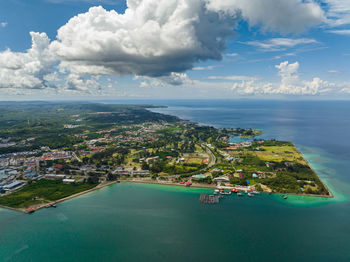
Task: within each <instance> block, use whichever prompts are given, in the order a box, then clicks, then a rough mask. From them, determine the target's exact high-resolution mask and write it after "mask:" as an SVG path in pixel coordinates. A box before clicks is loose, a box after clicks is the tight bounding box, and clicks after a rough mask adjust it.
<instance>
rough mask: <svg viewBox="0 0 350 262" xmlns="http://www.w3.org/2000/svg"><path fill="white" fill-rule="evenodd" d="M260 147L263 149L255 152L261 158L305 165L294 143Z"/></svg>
mask: <svg viewBox="0 0 350 262" xmlns="http://www.w3.org/2000/svg"><path fill="white" fill-rule="evenodd" d="M260 148H261V149H264V150H265V151H260V152H259V151H257V152H255V153H256V155H257V156H258V157H259V158H260V159H261V160H264V161H276V162H282V161H289V162H297V163H299V164H303V165H307V163H306V161H305V160H304V158H303V157H302V156H301V155H300V153H299V152H298V151H297V149H296V148H295V146H294V145H283V146H262V147H260Z"/></svg>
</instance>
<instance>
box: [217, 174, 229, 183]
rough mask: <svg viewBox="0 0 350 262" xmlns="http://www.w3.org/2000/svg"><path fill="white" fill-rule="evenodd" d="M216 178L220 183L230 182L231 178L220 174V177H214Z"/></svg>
mask: <svg viewBox="0 0 350 262" xmlns="http://www.w3.org/2000/svg"><path fill="white" fill-rule="evenodd" d="M214 180H215V181H216V182H218V183H226V182H230V179H228V177H227V176H220V177H216V178H214Z"/></svg>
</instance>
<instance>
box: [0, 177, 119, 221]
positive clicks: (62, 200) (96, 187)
mask: <svg viewBox="0 0 350 262" xmlns="http://www.w3.org/2000/svg"><path fill="white" fill-rule="evenodd" d="M115 183H117V181H110V182H108V183H101V184H98V185H97V186H95V187H94V188H91V189H88V190H85V191H82V192H79V193H76V194H73V195H70V196H67V197H64V198H61V199H57V200H54V201H51V202H48V203H44V204H38V205H37V206H32V207H27V208H15V207H8V206H4V205H0V208H4V209H9V210H12V211H17V212H21V213H24V214H29V212H28V211H27V210H28V209H29V208H32V209H33V210H34V212H35V211H38V210H40V209H42V208H46V207H50V206H51V205H55V204H57V203H61V202H64V201H67V200H70V199H73V198H75V197H78V196H81V195H84V194H87V193H90V192H93V191H95V190H99V189H101V188H104V187H107V186H110V185H113V184H115Z"/></svg>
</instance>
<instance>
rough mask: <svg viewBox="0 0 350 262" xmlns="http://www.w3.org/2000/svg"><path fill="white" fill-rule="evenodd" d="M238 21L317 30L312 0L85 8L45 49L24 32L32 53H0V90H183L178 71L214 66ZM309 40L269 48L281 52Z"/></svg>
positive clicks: (138, 2)
mask: <svg viewBox="0 0 350 262" xmlns="http://www.w3.org/2000/svg"><path fill="white" fill-rule="evenodd" d="M52 1H59V0H52ZM60 1H63V0H60ZM291 17H293V19H290V18H291ZM242 19H244V20H246V21H247V22H248V23H249V25H250V26H261V28H262V30H270V31H278V32H281V33H299V32H302V31H303V30H305V29H306V28H308V27H312V26H315V25H317V24H320V23H322V22H323V21H324V14H323V12H322V10H321V8H320V6H319V5H318V4H317V3H316V2H314V1H312V0H308V1H301V0H279V1H278V4H276V0H264V1H261V0H250V1H246V0H127V8H126V10H125V12H124V13H118V12H116V11H115V10H110V11H108V10H106V9H104V8H103V7H101V6H97V7H92V8H90V9H89V10H88V11H87V12H86V13H82V14H79V15H77V16H74V17H73V18H71V19H70V20H69V21H68V22H67V23H66V24H65V25H64V26H62V27H61V28H59V29H58V32H57V37H56V40H54V41H52V42H50V40H49V39H48V37H47V35H46V34H45V33H41V34H39V33H34V32H31V36H32V47H31V49H29V50H27V51H26V52H12V51H10V50H6V51H3V52H0V87H4V88H5V87H6V88H29V89H42V88H50V87H62V88H65V89H67V90H82V91H85V90H86V88H89V86H91V87H92V88H95V87H97V84H96V82H98V81H99V80H98V79H95V80H91V79H92V78H91V76H92V77H93V76H102V75H111V76H125V75H137V76H142V77H144V79H145V82H146V83H152V84H158V85H164V84H166V85H180V84H181V83H184V82H186V83H188V82H189V81H190V80H188V77H187V75H186V74H184V73H183V72H185V71H186V70H189V69H192V68H193V67H194V64H195V63H197V62H200V61H206V60H221V59H222V56H223V53H224V51H225V47H226V42H227V40H228V38H229V37H231V36H232V35H233V30H234V28H235V26H236V23H237V22H238V21H239V20H242ZM293 41H294V42H293ZM313 41H315V40H312V39H299V40H298V39H296V40H295V39H294V40H290V39H286V38H280V39H279V40H278V39H275V40H273V41H271V43H272V44H275V45H278V44H279V45H280V46H282V47H283V46H284V47H288V46H291V45H296V44H301V43H306V42H308V43H310V42H313ZM271 43H267V44H271ZM231 56H236V54H235V53H233V54H231ZM197 69H198V67H197ZM156 79H157V80H156ZM89 80H91V81H92V82H91V81H89Z"/></svg>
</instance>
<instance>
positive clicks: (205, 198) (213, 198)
mask: <svg viewBox="0 0 350 262" xmlns="http://www.w3.org/2000/svg"><path fill="white" fill-rule="evenodd" d="M199 202H200V203H201V204H217V203H219V196H217V195H207V194H201V196H200V198H199Z"/></svg>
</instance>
